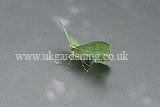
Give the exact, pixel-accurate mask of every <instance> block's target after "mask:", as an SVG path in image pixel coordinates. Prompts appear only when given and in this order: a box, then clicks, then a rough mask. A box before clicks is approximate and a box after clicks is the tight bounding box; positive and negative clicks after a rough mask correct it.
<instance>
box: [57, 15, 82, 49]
mask: <svg viewBox="0 0 160 107" xmlns="http://www.w3.org/2000/svg"><path fill="white" fill-rule="evenodd" d="M58 20H59V23H60V24H61V25H62V27H63V30H64V32H65V34H66V36H67V39H68V41H69V44H70V47H71V48H72V47H77V46H79V45H80V43H79V42H78V41H76V40H75V39H74V38H73V37H72V36H71V35H69V34H68V32H67V30H66V28H65V27H64V25H63V24H62V22H61V21H60V19H59V18H58Z"/></svg>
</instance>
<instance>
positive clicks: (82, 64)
mask: <svg viewBox="0 0 160 107" xmlns="http://www.w3.org/2000/svg"><path fill="white" fill-rule="evenodd" d="M81 62H82V67H83V69H84V70H85V71H86V72H88V70H87V69H86V68H85V66H84V62H83V61H81Z"/></svg>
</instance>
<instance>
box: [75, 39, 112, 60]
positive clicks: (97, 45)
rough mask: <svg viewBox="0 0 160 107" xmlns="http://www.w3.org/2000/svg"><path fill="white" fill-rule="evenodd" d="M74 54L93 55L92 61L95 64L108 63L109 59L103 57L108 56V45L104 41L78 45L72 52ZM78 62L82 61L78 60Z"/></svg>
mask: <svg viewBox="0 0 160 107" xmlns="http://www.w3.org/2000/svg"><path fill="white" fill-rule="evenodd" d="M73 53H74V54H85V55H86V56H87V55H88V54H90V55H94V57H92V58H93V60H95V61H96V62H104V61H110V59H109V58H108V57H107V56H105V55H109V54H110V44H108V43H106V42H104V41H94V42H90V43H87V44H83V45H79V46H77V47H76V49H74V50H73ZM80 60H82V59H81V58H80Z"/></svg>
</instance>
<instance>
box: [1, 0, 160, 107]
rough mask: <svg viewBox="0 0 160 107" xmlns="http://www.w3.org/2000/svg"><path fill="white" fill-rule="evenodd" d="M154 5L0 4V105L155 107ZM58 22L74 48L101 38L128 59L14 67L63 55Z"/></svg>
mask: <svg viewBox="0 0 160 107" xmlns="http://www.w3.org/2000/svg"><path fill="white" fill-rule="evenodd" d="M159 5H160V1H159V0H0V63H1V64H0V107H160V57H159V55H160V6H159ZM57 16H59V17H61V19H62V22H64V24H65V25H66V26H67V29H68V31H69V32H70V33H71V34H72V35H73V37H74V38H75V39H76V40H78V41H79V42H80V43H87V42H90V41H94V40H104V41H107V42H109V43H110V44H111V52H112V53H113V54H116V53H121V52H122V51H123V50H124V51H126V52H127V53H128V54H129V55H128V58H129V60H128V61H112V62H105V63H103V64H94V65H93V66H92V67H91V68H90V71H89V73H86V72H84V70H83V69H82V68H80V66H81V64H80V62H73V63H72V64H71V67H70V69H69V71H68V72H64V68H65V65H66V64H67V63H64V64H62V65H56V64H55V63H54V62H53V61H17V60H16V58H15V56H14V54H15V53H47V51H52V53H69V47H68V41H67V39H66V37H65V35H64V32H63V31H62V29H61V28H60V26H59V25H58V24H57V22H58V21H57Z"/></svg>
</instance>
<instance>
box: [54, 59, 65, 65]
mask: <svg viewBox="0 0 160 107" xmlns="http://www.w3.org/2000/svg"><path fill="white" fill-rule="evenodd" d="M66 60H67V59H65V60H60V61H59V62H56V64H62V63H63V62H65V61H66Z"/></svg>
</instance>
